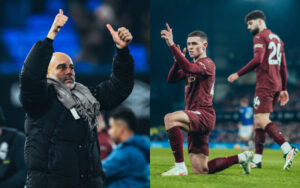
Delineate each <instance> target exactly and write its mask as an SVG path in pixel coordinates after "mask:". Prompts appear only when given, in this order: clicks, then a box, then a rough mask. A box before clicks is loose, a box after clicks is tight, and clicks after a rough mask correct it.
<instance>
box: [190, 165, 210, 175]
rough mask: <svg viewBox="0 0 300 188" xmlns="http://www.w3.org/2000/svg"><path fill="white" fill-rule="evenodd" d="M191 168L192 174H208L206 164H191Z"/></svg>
mask: <svg viewBox="0 0 300 188" xmlns="http://www.w3.org/2000/svg"><path fill="white" fill-rule="evenodd" d="M192 170H193V172H194V174H208V171H209V170H208V167H207V165H204V164H203V165H199V166H194V167H193V166H192Z"/></svg>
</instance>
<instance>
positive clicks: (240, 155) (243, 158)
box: [238, 153, 246, 163]
mask: <svg viewBox="0 0 300 188" xmlns="http://www.w3.org/2000/svg"><path fill="white" fill-rule="evenodd" d="M238 158H239V163H242V162H245V161H246V156H245V155H244V154H243V153H240V154H238Z"/></svg>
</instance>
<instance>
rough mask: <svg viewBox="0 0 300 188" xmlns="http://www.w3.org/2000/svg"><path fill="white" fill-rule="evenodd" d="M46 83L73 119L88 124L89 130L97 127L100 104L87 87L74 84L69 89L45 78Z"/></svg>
mask: <svg viewBox="0 0 300 188" xmlns="http://www.w3.org/2000/svg"><path fill="white" fill-rule="evenodd" d="M47 82H48V84H52V85H53V86H54V88H55V90H56V93H57V98H58V100H59V101H60V102H61V103H62V104H63V105H64V106H65V107H66V108H67V109H68V110H70V112H71V113H72V115H73V117H74V119H76V120H77V119H80V117H81V118H83V119H84V120H86V121H87V122H88V123H89V128H90V130H92V129H93V128H94V127H97V126H98V124H99V115H100V103H99V102H98V101H97V100H96V99H95V97H94V96H93V95H92V93H91V92H90V90H89V89H88V88H87V87H85V86H84V85H82V84H80V83H77V82H75V84H74V87H73V88H72V89H70V88H69V87H67V86H66V85H65V84H63V83H61V82H59V81H57V80H54V79H52V78H47ZM78 114H79V115H78Z"/></svg>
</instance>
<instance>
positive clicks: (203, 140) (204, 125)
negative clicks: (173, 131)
mask: <svg viewBox="0 0 300 188" xmlns="http://www.w3.org/2000/svg"><path fill="white" fill-rule="evenodd" d="M184 112H185V113H186V114H187V115H188V117H189V119H190V122H191V123H190V131H189V133H188V152H189V153H203V154H204V155H206V156H208V155H209V148H208V138H209V134H210V132H211V131H212V130H213V128H214V127H215V121H216V114H215V111H214V110H213V109H212V108H209V109H197V110H184Z"/></svg>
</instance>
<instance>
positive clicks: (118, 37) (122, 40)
mask: <svg viewBox="0 0 300 188" xmlns="http://www.w3.org/2000/svg"><path fill="white" fill-rule="evenodd" d="M106 27H107V29H108V30H109V32H110V34H111V36H112V38H113V40H114V42H115V43H116V46H117V48H119V49H122V48H125V47H126V46H128V45H129V43H130V42H131V41H132V35H131V33H130V32H129V30H128V29H126V28H125V27H120V28H119V29H118V31H115V30H114V29H113V28H112V26H111V25H110V24H107V25H106Z"/></svg>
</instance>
